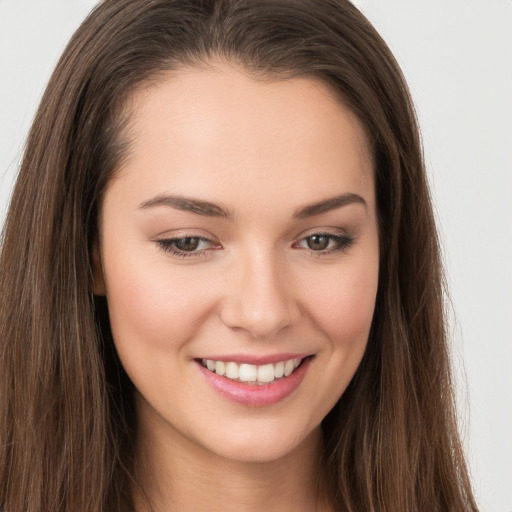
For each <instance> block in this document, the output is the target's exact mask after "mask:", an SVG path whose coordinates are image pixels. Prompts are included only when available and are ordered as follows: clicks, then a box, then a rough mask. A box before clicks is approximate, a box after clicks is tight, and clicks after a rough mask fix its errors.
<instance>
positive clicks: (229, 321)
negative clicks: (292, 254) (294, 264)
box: [220, 254, 300, 339]
mask: <svg viewBox="0 0 512 512" xmlns="http://www.w3.org/2000/svg"><path fill="white" fill-rule="evenodd" d="M228 281H229V284H228V286H227V293H226V295H225V298H224V301H223V304H222V306H221V312H220V317H221V320H222V321H223V323H224V324H225V325H226V326H228V327H230V328H231V329H235V330H240V331H245V332H247V333H248V334H250V335H251V336H252V337H254V338H261V339H268V338H272V337H273V336H275V335H276V334H277V333H279V332H280V331H281V330H283V329H285V328H287V327H289V326H292V325H295V324H296V323H297V322H298V320H299V316H300V308H299V304H298V302H297V300H296V298H295V294H294V291H293V288H294V286H293V285H294V283H293V279H292V278H291V276H290V275H289V273H288V272H286V269H284V268H283V265H278V264H277V262H276V261H275V258H272V257H271V256H265V255H262V254H260V255H252V256H249V257H244V258H240V261H238V262H237V264H236V265H235V267H231V269H230V276H229V279H228Z"/></svg>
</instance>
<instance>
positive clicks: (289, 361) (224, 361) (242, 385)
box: [195, 354, 315, 407]
mask: <svg viewBox="0 0 512 512" xmlns="http://www.w3.org/2000/svg"><path fill="white" fill-rule="evenodd" d="M291 356H295V357H291ZM314 357H315V355H314V354H310V355H306V354H300V355H299V354H286V355H285V354H282V356H281V357H280V358H279V359H275V356H270V357H265V358H254V357H250V356H247V357H244V356H238V355H234V356H225V357H220V356H219V357H215V358H212V359H207V358H204V359H195V362H196V365H197V368H198V369H199V371H200V374H202V375H203V377H204V379H205V381H206V382H207V383H208V384H209V385H210V386H211V388H212V389H214V390H215V391H217V392H218V393H219V394H220V395H221V396H222V397H224V398H225V399H227V400H229V401H231V402H233V403H235V404H241V405H244V406H250V407H265V406H270V405H273V404H277V403H279V402H281V401H284V400H285V399H286V398H287V397H289V396H291V395H293V393H294V392H295V390H297V389H298V388H299V386H300V384H301V382H302V381H303V380H304V378H305V375H306V373H307V372H308V368H309V367H310V363H311V361H312V360H313V359H314ZM233 359H234V360H233ZM255 359H256V360H255ZM269 359H270V360H269ZM249 361H250V362H249ZM254 363H260V364H254Z"/></svg>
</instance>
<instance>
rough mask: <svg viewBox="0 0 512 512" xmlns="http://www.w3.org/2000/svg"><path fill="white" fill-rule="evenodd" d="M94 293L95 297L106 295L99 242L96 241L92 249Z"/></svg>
mask: <svg viewBox="0 0 512 512" xmlns="http://www.w3.org/2000/svg"><path fill="white" fill-rule="evenodd" d="M91 256H92V280H93V281H92V292H93V294H94V295H106V287H105V278H104V275H103V265H102V261H101V253H100V248H99V242H98V240H96V241H95V242H94V244H93V247H92V255H91Z"/></svg>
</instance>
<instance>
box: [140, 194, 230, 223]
mask: <svg viewBox="0 0 512 512" xmlns="http://www.w3.org/2000/svg"><path fill="white" fill-rule="evenodd" d="M154 206H170V207H171V208H174V209H176V210H182V211H185V212H190V213H195V214H196V215H203V216H205V217H221V218H224V219H233V218H234V215H233V212H231V211H230V210H228V209H227V208H224V207H223V206H219V205H218V204H215V203H211V202H210V201H204V200H203V199H195V198H193V197H185V196H181V195H170V194H160V195H158V196H155V197H153V198H152V199H149V200H147V201H144V202H143V203H141V205H140V206H139V208H141V209H146V208H152V207H154Z"/></svg>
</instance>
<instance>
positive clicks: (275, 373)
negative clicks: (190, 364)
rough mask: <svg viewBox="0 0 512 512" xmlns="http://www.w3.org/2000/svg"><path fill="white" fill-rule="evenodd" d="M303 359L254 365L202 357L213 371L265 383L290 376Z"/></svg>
mask: <svg viewBox="0 0 512 512" xmlns="http://www.w3.org/2000/svg"><path fill="white" fill-rule="evenodd" d="M302 361H303V359H288V360H286V361H279V362H277V363H268V364H264V365H260V366H257V365H254V364H247V363H241V364H238V363H235V362H234V361H214V360H212V359H202V360H201V364H202V366H204V367H205V368H207V369H208V370H210V371H211V372H214V373H216V374H217V375H220V376H222V377H226V378H228V379H230V380H233V381H236V382H244V383H248V384H255V385H263V384H268V383H269V382H273V381H275V380H278V379H281V378H283V377H288V376H290V375H291V374H292V373H293V372H294V370H295V369H297V368H298V367H299V366H300V364H301V363H302Z"/></svg>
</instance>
